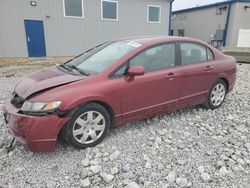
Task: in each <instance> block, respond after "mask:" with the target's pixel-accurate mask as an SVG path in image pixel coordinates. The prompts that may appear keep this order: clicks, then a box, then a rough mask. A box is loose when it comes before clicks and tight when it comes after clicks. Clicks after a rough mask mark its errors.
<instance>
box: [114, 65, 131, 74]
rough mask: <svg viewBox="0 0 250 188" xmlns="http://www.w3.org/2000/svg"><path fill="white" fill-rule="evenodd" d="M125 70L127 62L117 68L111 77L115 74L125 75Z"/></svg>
mask: <svg viewBox="0 0 250 188" xmlns="http://www.w3.org/2000/svg"><path fill="white" fill-rule="evenodd" d="M127 70H128V64H127V63H126V64H125V65H123V66H122V67H121V68H120V69H118V71H116V72H115V73H114V74H113V75H112V76H113V77H117V76H123V75H126V74H127Z"/></svg>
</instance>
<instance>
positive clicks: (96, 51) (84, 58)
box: [66, 41, 138, 74]
mask: <svg viewBox="0 0 250 188" xmlns="http://www.w3.org/2000/svg"><path fill="white" fill-rule="evenodd" d="M136 47H138V46H136V45H134V44H131V42H124V41H119V42H113V43H105V44H102V45H99V46H97V47H96V48H93V49H91V50H88V51H87V52H85V53H84V54H82V55H80V56H78V57H76V58H75V59H72V60H70V61H69V62H67V63H66V65H67V64H69V65H70V64H71V65H73V66H75V67H76V68H78V69H80V70H82V71H84V72H86V73H88V74H98V73H100V72H102V71H104V70H105V69H107V68H109V67H110V66H111V65H113V64H114V63H115V62H116V61H117V60H118V59H120V58H121V57H123V56H124V55H126V54H127V53H129V52H130V51H132V50H133V49H135V48H136Z"/></svg>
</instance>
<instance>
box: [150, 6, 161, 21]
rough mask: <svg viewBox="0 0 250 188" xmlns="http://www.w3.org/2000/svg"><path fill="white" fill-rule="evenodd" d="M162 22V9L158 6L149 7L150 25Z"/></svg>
mask: <svg viewBox="0 0 250 188" xmlns="http://www.w3.org/2000/svg"><path fill="white" fill-rule="evenodd" d="M160 22H161V7H160V6H156V5H148V23H160Z"/></svg>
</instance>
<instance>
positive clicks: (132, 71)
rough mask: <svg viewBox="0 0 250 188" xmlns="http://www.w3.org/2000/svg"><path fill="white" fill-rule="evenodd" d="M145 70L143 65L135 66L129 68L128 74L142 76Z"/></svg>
mask: <svg viewBox="0 0 250 188" xmlns="http://www.w3.org/2000/svg"><path fill="white" fill-rule="evenodd" d="M144 73H145V70H144V68H143V67H142V66H134V67H130V68H129V69H128V76H132V77H134V76H141V75H144Z"/></svg>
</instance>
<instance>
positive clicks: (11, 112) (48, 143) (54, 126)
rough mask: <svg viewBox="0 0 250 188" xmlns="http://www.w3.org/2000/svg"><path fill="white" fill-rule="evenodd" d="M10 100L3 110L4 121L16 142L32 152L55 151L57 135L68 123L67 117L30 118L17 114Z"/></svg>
mask: <svg viewBox="0 0 250 188" xmlns="http://www.w3.org/2000/svg"><path fill="white" fill-rule="evenodd" d="M18 111H19V109H17V108H15V107H14V106H13V105H12V104H11V103H10V100H9V101H7V103H6V104H5V106H4V108H3V113H4V119H5V121H6V123H7V124H8V125H9V128H10V131H11V133H12V134H13V136H14V137H15V138H16V139H17V141H19V142H21V143H23V144H25V145H26V146H27V148H28V149H29V150H31V151H34V152H51V151H54V150H55V149H56V143H57V138H58V135H59V133H60V131H61V129H62V127H63V126H64V125H65V124H66V123H67V122H68V120H69V118H68V117H67V116H64V117H59V116H58V115H56V114H52V115H48V116H41V117H40V116H31V115H25V114H20V113H18Z"/></svg>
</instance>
